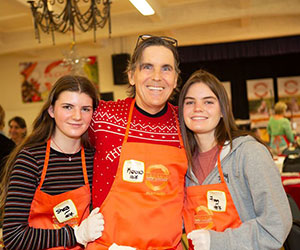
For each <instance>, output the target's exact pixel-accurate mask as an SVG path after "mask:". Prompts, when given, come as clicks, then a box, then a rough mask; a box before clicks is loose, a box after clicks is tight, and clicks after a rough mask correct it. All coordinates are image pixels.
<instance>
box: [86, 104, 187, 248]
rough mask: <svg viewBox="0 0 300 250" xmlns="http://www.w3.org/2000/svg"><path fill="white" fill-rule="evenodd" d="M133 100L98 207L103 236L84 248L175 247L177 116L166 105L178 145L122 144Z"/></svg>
mask: <svg viewBox="0 0 300 250" xmlns="http://www.w3.org/2000/svg"><path fill="white" fill-rule="evenodd" d="M134 103H135V100H133V101H132V103H131V107H130V111H129V116H128V123H127V128H126V132H125V137H124V141H123V145H122V151H121V156H120V161H119V165H118V170H117V174H116V177H115V180H114V183H113V185H112V188H111V190H110V192H109V194H108V196H107V197H106V199H105V200H104V202H103V204H102V206H101V209H100V211H101V213H102V214H103V216H104V220H105V225H104V231H103V235H102V237H100V238H99V239H98V240H96V241H95V242H93V243H90V244H88V246H87V249H88V250H95V249H108V247H109V246H110V245H112V244H113V243H116V244H118V245H123V246H131V247H135V248H137V249H143V250H144V249H175V248H177V247H178V248H179V249H180V248H181V241H180V240H181V234H182V212H183V202H184V176H185V173H186V170H187V159H186V155H185V150H184V147H183V143H182V138H181V135H180V130H179V124H178V120H177V116H176V114H175V112H174V110H173V109H172V110H173V113H174V119H176V125H177V129H178V133H179V140H180V145H181V148H177V147H172V146H166V145H157V144H149V143H135V142H127V139H128V133H129V128H130V122H131V118H132V113H133V108H134ZM169 107H171V106H169ZM171 108H172V107H171Z"/></svg>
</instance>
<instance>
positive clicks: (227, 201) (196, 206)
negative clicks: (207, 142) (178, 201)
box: [184, 149, 242, 249]
mask: <svg viewBox="0 0 300 250" xmlns="http://www.w3.org/2000/svg"><path fill="white" fill-rule="evenodd" d="M221 150H222V149H221ZM221 150H220V153H221ZM220 153H219V154H218V171H219V174H220V178H221V183H217V184H208V185H198V186H190V187H187V188H186V198H185V204H184V225H185V231H186V233H187V234H188V233H190V232H191V231H193V230H196V229H210V230H215V231H217V232H223V231H224V230H225V229H226V228H237V227H239V226H240V225H241V224H242V221H241V219H240V217H239V214H238V212H237V210H236V208H235V205H234V203H233V200H232V198H231V195H230V192H229V190H228V187H227V184H226V182H225V180H224V175H223V171H222V168H221V160H220ZM189 243H191V241H189ZM191 245H192V244H190V246H191ZM190 249H191V247H190Z"/></svg>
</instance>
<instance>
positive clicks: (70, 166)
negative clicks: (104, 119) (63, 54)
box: [0, 76, 104, 250]
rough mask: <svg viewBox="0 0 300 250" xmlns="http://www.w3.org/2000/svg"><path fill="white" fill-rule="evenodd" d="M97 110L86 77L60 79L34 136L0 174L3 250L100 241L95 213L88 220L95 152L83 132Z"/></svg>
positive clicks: (77, 246) (99, 218)
mask: <svg viewBox="0 0 300 250" xmlns="http://www.w3.org/2000/svg"><path fill="white" fill-rule="evenodd" d="M97 104H98V94H97V91H96V89H95V87H94V85H93V84H92V83H91V82H90V81H89V80H88V79H86V78H84V77H80V76H63V77H61V78H60V79H58V81H57V82H56V83H55V85H54V86H53V88H52V90H51V92H50V94H49V97H48V100H47V101H46V103H45V104H44V106H43V108H42V110H41V112H40V114H39V115H38V116H37V118H36V120H35V121H34V125H33V131H32V133H31V134H30V135H29V137H28V138H26V139H25V141H24V142H23V143H21V144H20V145H19V146H18V147H17V148H16V150H15V151H14V152H13V153H12V154H11V155H10V158H9V159H8V161H7V164H6V166H5V169H4V173H5V176H4V177H3V179H2V183H1V199H0V205H1V209H3V206H4V202H5V201H6V202H5V213H4V223H3V239H4V244H5V247H6V249H18V250H22V249H31V250H35V249H53V248H54V247H55V249H66V248H68V249H81V248H82V247H83V246H84V245H86V243H87V242H89V241H92V240H95V239H96V238H98V237H99V236H101V231H102V230H103V223H104V222H103V217H102V215H101V214H100V213H98V211H99V208H95V209H94V210H93V211H92V212H91V214H90V215H89V207H90V201H91V194H90V184H89V183H91V180H92V171H93V157H94V150H93V149H92V148H91V146H90V144H89V141H88V135H87V129H88V126H89V124H90V121H91V118H92V114H93V110H94V109H95V108H96V107H97ZM6 194H7V195H6ZM88 215H89V216H88Z"/></svg>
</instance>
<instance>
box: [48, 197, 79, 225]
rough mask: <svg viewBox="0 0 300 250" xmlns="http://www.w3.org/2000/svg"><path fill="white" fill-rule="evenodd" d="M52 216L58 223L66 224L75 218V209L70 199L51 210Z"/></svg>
mask: <svg viewBox="0 0 300 250" xmlns="http://www.w3.org/2000/svg"><path fill="white" fill-rule="evenodd" d="M53 211H54V215H55V217H56V219H57V220H58V222H59V223H63V222H66V221H68V220H70V219H72V218H74V217H76V216H77V209H76V206H75V204H74V203H73V201H72V200H71V199H69V200H65V201H63V202H61V203H59V204H58V205H56V206H55V207H54V208H53Z"/></svg>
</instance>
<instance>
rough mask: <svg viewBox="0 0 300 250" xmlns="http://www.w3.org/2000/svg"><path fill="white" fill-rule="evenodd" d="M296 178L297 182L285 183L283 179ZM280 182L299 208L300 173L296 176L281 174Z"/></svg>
mask: <svg viewBox="0 0 300 250" xmlns="http://www.w3.org/2000/svg"><path fill="white" fill-rule="evenodd" d="M289 179H297V180H299V183H297V184H290V185H285V183H284V180H289ZM281 180H282V184H283V187H284V189H285V192H286V193H287V194H290V195H291V196H292V197H293V199H294V200H295V202H296V203H297V205H298V207H299V209H300V173H299V175H298V176H281Z"/></svg>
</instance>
